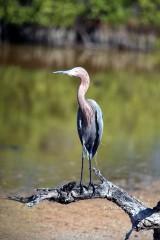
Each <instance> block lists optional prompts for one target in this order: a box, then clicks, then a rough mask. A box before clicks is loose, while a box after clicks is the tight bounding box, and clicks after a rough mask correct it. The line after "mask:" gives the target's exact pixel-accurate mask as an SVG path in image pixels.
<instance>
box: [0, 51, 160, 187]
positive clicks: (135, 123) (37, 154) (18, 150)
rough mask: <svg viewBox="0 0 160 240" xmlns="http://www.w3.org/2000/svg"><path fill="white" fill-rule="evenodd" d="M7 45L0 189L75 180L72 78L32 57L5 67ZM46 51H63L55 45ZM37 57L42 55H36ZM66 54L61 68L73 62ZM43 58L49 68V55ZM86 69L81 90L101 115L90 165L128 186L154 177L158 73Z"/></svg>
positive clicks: (159, 128)
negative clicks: (86, 83)
mask: <svg viewBox="0 0 160 240" xmlns="http://www.w3.org/2000/svg"><path fill="white" fill-rule="evenodd" d="M21 48H22V47H21ZM28 48H30V47H28ZM25 49H26V47H25ZM10 51H13V55H14V60H12V59H11V58H9V59H10V62H9V59H8V60H7V61H6V64H5V65H3V66H1V67H0V113H1V118H0V182H1V186H0V187H1V190H2V191H4V189H6V191H11V190H15V191H17V190H22V189H24V190H27V189H29V188H31V187H38V186H53V185H55V184H58V183H60V182H63V181H65V180H76V179H79V173H80V164H81V160H80V156H81V145H80V143H79V139H78V136H77V132H76V110H77V103H76V89H77V86H78V84H79V83H78V80H77V79H74V78H68V77H66V76H59V77H58V78H57V76H53V75H51V74H50V73H49V71H48V70H43V69H33V66H34V67H37V66H40V65H39V63H37V62H35V60H34V61H33V62H30V65H31V64H32V69H30V68H22V67H21V68H20V67H16V66H12V65H10V63H15V65H16V61H15V53H16V49H15V48H14V49H10ZM54 51H55V52H56V51H57V52H58V54H59V56H63V50H62V52H61V51H60V50H54ZM24 52H25V51H24ZM24 52H23V56H22V58H24V59H27V58H28V59H31V56H30V54H31V52H29V51H27V52H26V53H25V54H24ZM71 52H72V51H71ZM1 54H2V52H1ZM54 54H55V53H53V55H54ZM69 54H72V53H69ZM6 59H7V58H6ZM39 59H40V60H41V59H42V60H43V58H42V56H41V55H40V57H39ZM55 59H57V54H56V56H55ZM67 59H68V60H67ZM67 59H66V62H68V67H72V66H73V65H76V63H74V64H73V62H72V63H70V62H69V61H70V60H69V59H70V55H68V58H67ZM32 60H33V58H32ZM1 61H2V59H1ZM3 61H4V58H3ZM3 63H4V62H3ZM48 63H49V64H50V66H51V65H52V69H55V66H53V65H54V64H52V60H51V59H48ZM48 63H46V64H48ZM59 64H60V63H59ZM63 64H64V62H62V63H61V68H63V67H65V66H64V65H65V64H64V65H63ZM17 65H19V60H18V57H17ZM22 65H23V64H21V66H22ZM42 65H43V63H42ZM25 67H26V65H25ZM28 67H29V66H28ZM90 70H91V71H90V72H91V78H92V86H91V88H90V90H89V92H88V96H89V97H91V98H94V99H96V100H97V102H98V103H99V104H100V105H101V107H102V110H103V115H104V136H103V140H102V144H101V146H100V148H99V152H98V155H97V157H96V159H95V162H94V165H95V166H97V167H98V168H100V169H101V170H102V172H103V173H104V174H105V175H106V176H108V177H109V178H110V179H111V180H117V181H120V180H123V181H124V182H125V183H126V184H128V185H129V186H131V187H133V186H134V185H135V182H139V181H140V182H142V181H146V180H147V179H152V178H154V177H160V171H159V170H160V165H159V159H158V157H159V148H160V111H159V102H160V95H159V92H160V81H159V73H158V72H150V73H145V72H138V73H136V72H134V71H132V72H131V71H113V70H112V71H111V70H110V71H107V72H104V71H98V70H97V72H96V73H95V74H93V71H92V69H90ZM85 164H86V169H87V168H88V163H87V162H86V163H85ZM87 177H88V176H87V171H86V172H85V178H86V179H87Z"/></svg>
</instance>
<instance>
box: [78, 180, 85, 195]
mask: <svg viewBox="0 0 160 240" xmlns="http://www.w3.org/2000/svg"><path fill="white" fill-rule="evenodd" d="M79 188H80V195H81V194H83V193H84V189H83V184H82V183H81V182H80V184H79Z"/></svg>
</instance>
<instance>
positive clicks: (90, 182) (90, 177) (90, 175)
mask: <svg viewBox="0 0 160 240" xmlns="http://www.w3.org/2000/svg"><path fill="white" fill-rule="evenodd" d="M91 161H92V160H91V156H90V154H89V185H88V188H89V187H90V186H91V187H92V188H93V194H94V192H95V187H94V184H93V182H92V163H91Z"/></svg>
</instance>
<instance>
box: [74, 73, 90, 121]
mask: <svg viewBox="0 0 160 240" xmlns="http://www.w3.org/2000/svg"><path fill="white" fill-rule="evenodd" d="M80 78H81V84H80V86H79V89H78V95H77V99H78V104H79V107H80V109H81V110H82V113H83V114H84V117H85V120H86V123H87V124H89V123H90V122H91V117H92V115H93V110H92V108H91V106H90V105H89V103H88V102H87V100H86V99H85V94H86V92H87V90H88V88H89V83H90V79H89V75H88V73H86V74H85V75H82V76H81V77H80Z"/></svg>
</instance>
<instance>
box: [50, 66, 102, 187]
mask: <svg viewBox="0 0 160 240" xmlns="http://www.w3.org/2000/svg"><path fill="white" fill-rule="evenodd" d="M53 73H56V74H66V75H69V76H72V77H77V78H79V79H80V85H79V88H78V91H77V102H78V111H77V130H78V135H79V138H80V142H81V144H82V165H81V175H80V188H81V189H82V191H83V170H84V169H83V166H84V159H85V158H87V159H88V160H89V184H88V187H90V186H92V187H94V185H93V182H92V159H93V157H94V156H95V154H96V152H97V149H98V147H99V144H100V142H101V139H102V134H103V116H102V110H101V108H100V106H99V105H98V103H97V102H96V101H95V100H93V99H86V97H85V94H86V92H87V90H88V88H89V85H90V77H89V74H88V72H87V71H86V70H85V69H84V68H82V67H74V68H72V69H69V70H63V71H62V70H60V71H55V72H53Z"/></svg>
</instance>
